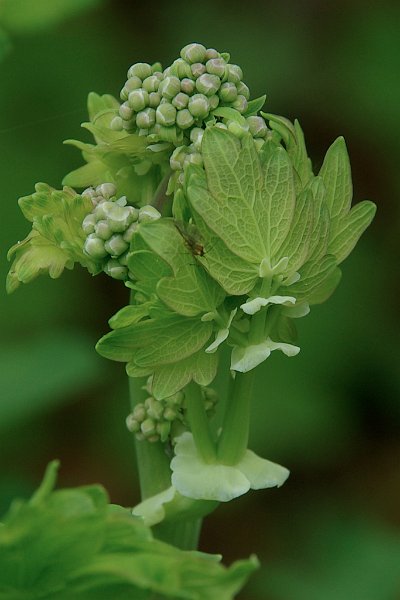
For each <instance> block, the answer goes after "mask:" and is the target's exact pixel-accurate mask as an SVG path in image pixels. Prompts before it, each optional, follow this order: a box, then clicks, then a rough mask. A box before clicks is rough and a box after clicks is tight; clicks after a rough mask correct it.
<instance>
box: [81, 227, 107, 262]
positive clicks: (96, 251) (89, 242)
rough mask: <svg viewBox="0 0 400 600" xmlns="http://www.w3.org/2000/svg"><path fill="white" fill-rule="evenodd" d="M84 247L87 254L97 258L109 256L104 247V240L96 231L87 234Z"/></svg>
mask: <svg viewBox="0 0 400 600" xmlns="http://www.w3.org/2000/svg"><path fill="white" fill-rule="evenodd" d="M83 249H84V251H85V252H86V254H88V255H89V256H91V257H92V258H94V259H96V260H99V259H101V258H105V257H106V256H107V250H106V249H105V247H104V242H103V240H101V239H100V238H98V237H97V235H96V234H95V233H91V234H89V235H88V236H87V238H86V240H85V244H84V246H83Z"/></svg>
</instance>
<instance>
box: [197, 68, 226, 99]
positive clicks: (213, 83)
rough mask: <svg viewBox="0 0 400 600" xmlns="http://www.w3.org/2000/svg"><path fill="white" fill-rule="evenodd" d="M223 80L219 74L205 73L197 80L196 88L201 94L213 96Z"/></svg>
mask: <svg viewBox="0 0 400 600" xmlns="http://www.w3.org/2000/svg"><path fill="white" fill-rule="evenodd" d="M220 86H221V80H220V78H219V77H217V75H210V73H204V74H203V75H200V77H199V78H198V79H197V81H196V88H197V90H198V92H199V93H200V94H205V95H206V96H213V95H214V94H215V93H216V92H217V91H218V90H219V88H220Z"/></svg>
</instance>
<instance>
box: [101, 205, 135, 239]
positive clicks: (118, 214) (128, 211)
mask: <svg viewBox="0 0 400 600" xmlns="http://www.w3.org/2000/svg"><path fill="white" fill-rule="evenodd" d="M134 210H135V209H134V208H133V207H132V206H118V205H117V204H114V206H113V207H112V209H110V210H109V211H108V215H107V223H108V225H109V226H110V228H111V231H113V233H122V232H123V231H126V229H127V227H128V226H129V225H130V224H131V222H132V211H134Z"/></svg>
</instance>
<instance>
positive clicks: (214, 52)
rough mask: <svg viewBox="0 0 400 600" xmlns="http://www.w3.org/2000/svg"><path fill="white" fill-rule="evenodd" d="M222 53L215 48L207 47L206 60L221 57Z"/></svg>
mask: <svg viewBox="0 0 400 600" xmlns="http://www.w3.org/2000/svg"><path fill="white" fill-rule="evenodd" d="M219 57H220V54H219V52H217V50H215V48H207V50H206V54H205V56H204V60H210V59H212V58H219Z"/></svg>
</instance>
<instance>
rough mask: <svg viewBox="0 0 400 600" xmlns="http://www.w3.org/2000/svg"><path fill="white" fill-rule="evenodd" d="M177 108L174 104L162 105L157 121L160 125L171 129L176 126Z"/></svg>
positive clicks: (158, 111) (157, 114)
mask: <svg viewBox="0 0 400 600" xmlns="http://www.w3.org/2000/svg"><path fill="white" fill-rule="evenodd" d="M175 119H176V108H175V106H172V104H167V103H165V104H160V106H158V108H157V111H156V121H157V123H158V124H159V125H163V126H164V127H170V126H171V125H174V124H175Z"/></svg>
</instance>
